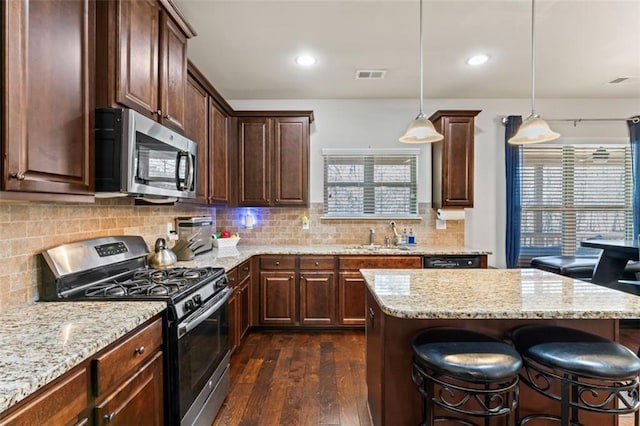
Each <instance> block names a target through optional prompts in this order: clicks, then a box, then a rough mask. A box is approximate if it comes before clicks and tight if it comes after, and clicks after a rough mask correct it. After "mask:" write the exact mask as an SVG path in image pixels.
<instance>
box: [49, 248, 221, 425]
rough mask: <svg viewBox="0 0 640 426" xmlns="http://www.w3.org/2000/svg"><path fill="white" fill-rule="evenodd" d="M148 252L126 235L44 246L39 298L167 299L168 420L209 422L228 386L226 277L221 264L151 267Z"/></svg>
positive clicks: (211, 420)
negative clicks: (193, 266) (205, 266)
mask: <svg viewBox="0 0 640 426" xmlns="http://www.w3.org/2000/svg"><path fill="white" fill-rule="evenodd" d="M148 254H149V249H148V247H147V244H146V243H145V241H144V240H143V239H142V237H139V236H130V235H127V236H117V237H104V238H95V239H90V240H84V241H78V242H74V243H69V244H63V245H61V246H57V247H53V248H50V249H48V250H45V251H44V252H43V253H42V259H43V264H42V283H41V288H40V289H39V293H40V299H41V300H45V301H62V300H69V301H73V300H105V301H117V300H141V301H143V300H163V301H166V302H167V315H166V320H165V333H164V335H165V344H164V348H163V349H164V351H165V354H166V355H165V357H164V359H165V368H164V373H165V419H166V423H167V424H170V425H178V424H179V425H192V424H207V425H210V424H211V423H212V422H213V419H214V418H215V416H216V414H217V412H218V410H219V408H220V406H221V405H222V402H223V401H224V399H225V397H226V395H227V393H228V390H229V356H230V355H229V337H228V336H229V323H228V319H229V312H228V303H227V302H228V299H229V298H230V297H231V294H232V291H231V289H229V287H228V286H227V283H228V280H227V276H226V274H225V271H224V269H223V268H212V267H207V268H170V269H151V268H149V267H148V265H147V256H148ZM131 420H132V421H133V420H134V419H131Z"/></svg>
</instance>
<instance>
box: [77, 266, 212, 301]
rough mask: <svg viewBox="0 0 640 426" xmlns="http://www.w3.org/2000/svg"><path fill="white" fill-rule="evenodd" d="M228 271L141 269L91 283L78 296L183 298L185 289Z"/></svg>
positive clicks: (208, 269)
mask: <svg viewBox="0 0 640 426" xmlns="http://www.w3.org/2000/svg"><path fill="white" fill-rule="evenodd" d="M223 274H224V269H222V268H211V267H206V268H170V269H146V268H145V269H139V270H136V271H133V272H131V274H129V275H126V276H123V277H118V278H117V279H112V280H108V281H106V282H101V283H97V284H94V285H92V286H89V287H88V288H85V289H84V292H83V293H81V294H79V295H77V296H86V297H100V296H104V297H124V296H135V297H139V298H145V297H154V298H157V297H163V296H166V297H168V298H169V299H172V298H176V297H179V296H180V295H181V294H183V293H185V292H189V290H190V289H193V288H194V287H196V286H198V285H204V283H205V282H208V281H211V280H214V279H216V278H218V277H220V276H222V275H223Z"/></svg>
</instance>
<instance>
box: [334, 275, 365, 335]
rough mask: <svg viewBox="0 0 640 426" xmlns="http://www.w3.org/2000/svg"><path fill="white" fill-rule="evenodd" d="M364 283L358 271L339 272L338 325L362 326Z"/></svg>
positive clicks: (363, 316) (363, 317)
mask: <svg viewBox="0 0 640 426" xmlns="http://www.w3.org/2000/svg"><path fill="white" fill-rule="evenodd" d="M365 297H366V296H365V283H364V278H362V275H360V272H357V271H354V272H340V281H339V283H338V300H339V301H340V307H339V311H338V312H339V313H338V321H339V323H340V325H349V326H354V325H357V326H364V319H365Z"/></svg>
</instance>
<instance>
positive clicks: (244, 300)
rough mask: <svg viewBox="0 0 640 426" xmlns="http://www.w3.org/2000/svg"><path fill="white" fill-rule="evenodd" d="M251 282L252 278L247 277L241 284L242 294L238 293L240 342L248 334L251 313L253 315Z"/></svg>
mask: <svg viewBox="0 0 640 426" xmlns="http://www.w3.org/2000/svg"><path fill="white" fill-rule="evenodd" d="M250 282H251V279H250V278H246V279H245V280H244V281H243V282H242V284H240V289H239V291H240V294H239V295H238V306H239V309H238V311H239V315H238V325H239V327H238V332H239V342H241V341H242V339H243V338H244V335H245V334H247V331H248V330H249V325H250V315H251V295H250V293H249V288H250V285H249V283H250Z"/></svg>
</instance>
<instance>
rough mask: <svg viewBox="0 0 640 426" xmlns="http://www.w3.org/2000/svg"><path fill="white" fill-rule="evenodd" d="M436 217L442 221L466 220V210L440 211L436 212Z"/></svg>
mask: <svg viewBox="0 0 640 426" xmlns="http://www.w3.org/2000/svg"><path fill="white" fill-rule="evenodd" d="M436 216H437V218H438V219H440V220H464V210H463V209H448V210H443V209H438V210H437V211H436Z"/></svg>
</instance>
